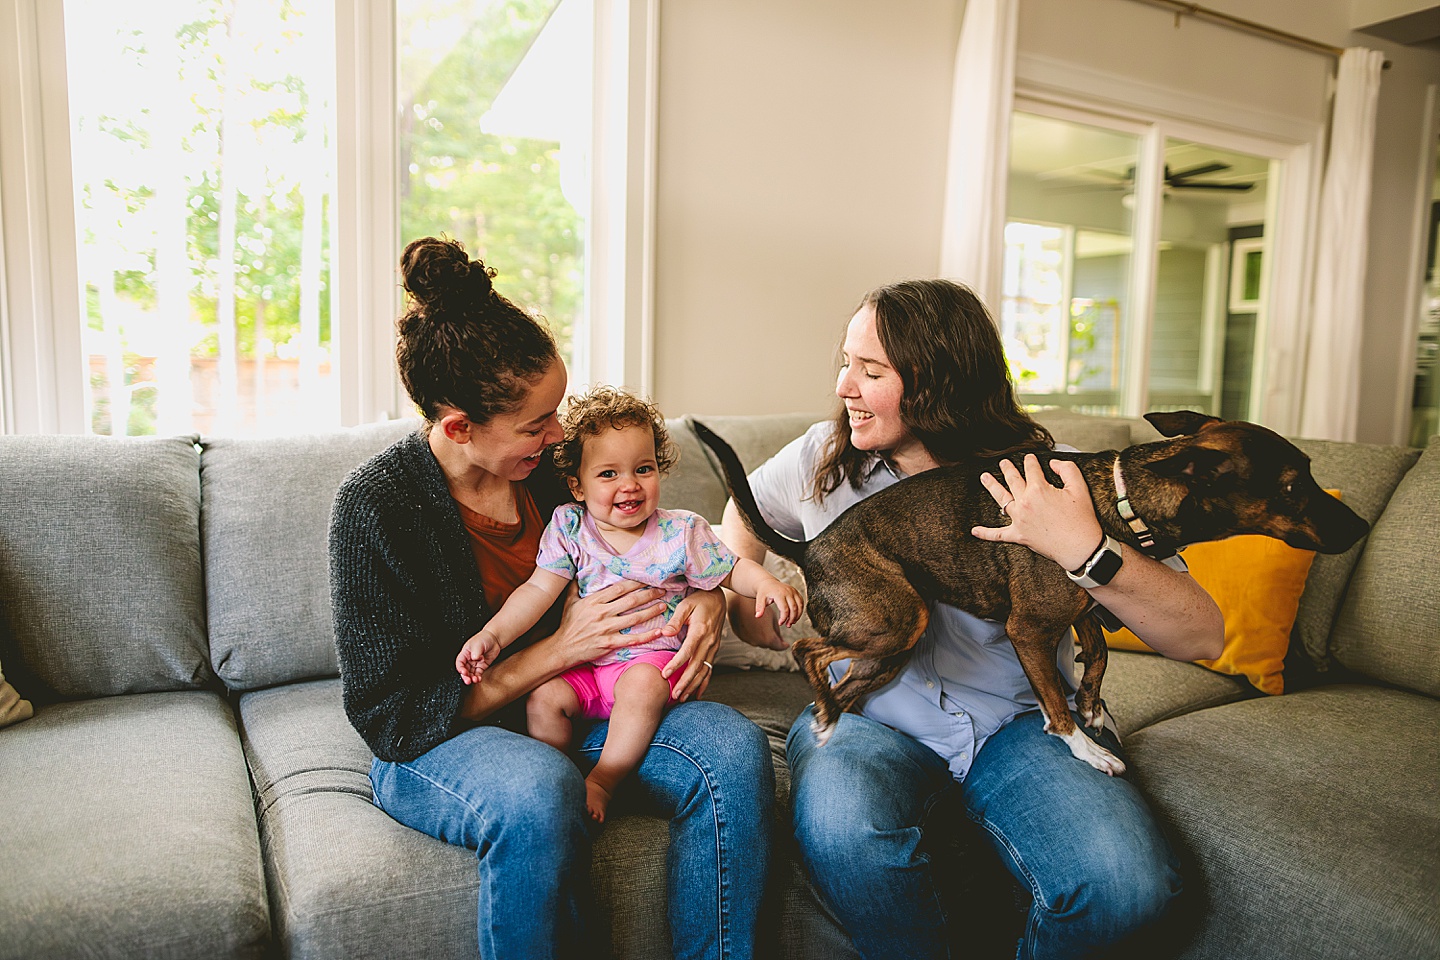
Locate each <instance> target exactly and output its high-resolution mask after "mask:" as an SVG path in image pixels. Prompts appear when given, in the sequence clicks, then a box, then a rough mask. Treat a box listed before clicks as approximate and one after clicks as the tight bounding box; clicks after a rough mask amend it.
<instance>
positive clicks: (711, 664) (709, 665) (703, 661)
mask: <svg viewBox="0 0 1440 960" xmlns="http://www.w3.org/2000/svg"><path fill="white" fill-rule="evenodd" d="M700 662H701V663H703V664H705V666H707V667H709V668H710V669H711V670H714V669H715V664H713V663H711V662H710V661H709V660H701V661H700Z"/></svg>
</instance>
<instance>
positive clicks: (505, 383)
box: [395, 237, 560, 424]
mask: <svg viewBox="0 0 1440 960" xmlns="http://www.w3.org/2000/svg"><path fill="white" fill-rule="evenodd" d="M400 272H401V277H402V279H403V281H404V285H405V292H406V294H408V296H407V298H406V303H405V311H404V312H403V313H402V314H401V315H400V317H399V319H398V320H397V321H396V331H397V333H398V339H397V341H396V344H395V361H396V364H397V365H398V367H399V369H400V379H401V381H402V382H403V383H404V384H405V390H406V392H407V393H409V395H410V399H411V400H413V401H414V402H415V406H417V407H419V408H420V412H421V413H422V414H423V415H424V417H425V419H426V420H428V421H430V422H432V423H433V422H435V420H437V419H438V418H439V415H440V408H441V407H442V406H450V407H455V408H456V409H458V410H459V411H460V412H461V413H463V414H465V416H466V417H468V418H469V419H470V420H471V421H472V422H474V423H477V424H483V423H486V422H488V421H489V420H491V419H492V418H493V417H495V416H497V415H499V414H503V413H509V412H510V411H512V410H514V409H515V408H516V407H517V406H519V405H520V403H522V402H523V401H524V398H525V394H526V392H527V391H528V389H529V386H530V385H531V384H532V383H534V382H535V381H536V380H537V379H539V378H540V377H541V376H542V375H543V374H544V373H545V372H546V371H547V370H549V369H550V366H551V364H553V363H554V362H555V361H556V360H558V359H559V356H560V354H559V351H558V350H557V349H556V346H555V338H554V337H553V336H551V334H550V331H549V330H547V329H546V328H545V326H544V325H543V324H542V323H540V322H538V321H537V320H536V318H534V317H532V316H530V314H528V313H526V312H525V311H524V310H522V309H520V308H519V307H518V306H516V305H515V304H514V303H511V302H510V301H509V300H507V299H505V298H504V297H503V296H501V295H500V294H499V293H497V292H496V291H495V287H494V286H493V284H492V283H491V278H493V277H494V276H495V271H494V269H492V268H490V267H487V266H486V265H485V264H484V263H482V262H481V261H479V260H471V259H470V257H469V255H467V254H466V253H465V247H464V245H463V244H461V243H460V242H459V241H458V240H452V239H449V238H448V237H423V238H421V239H419V240H415V241H412V242H411V243H410V244H409V245H408V246H406V247H405V252H404V254H403V255H402V256H401V258H400Z"/></svg>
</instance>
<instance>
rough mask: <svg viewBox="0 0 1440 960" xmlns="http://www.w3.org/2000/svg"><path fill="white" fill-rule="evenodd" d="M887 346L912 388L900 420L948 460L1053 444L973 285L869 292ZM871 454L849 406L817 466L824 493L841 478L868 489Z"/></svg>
mask: <svg viewBox="0 0 1440 960" xmlns="http://www.w3.org/2000/svg"><path fill="white" fill-rule="evenodd" d="M867 306H869V307H873V308H874V310H875V332H876V334H877V335H878V336H879V338H880V346H881V347H883V348H884V350H885V356H886V357H887V358H888V359H889V361H890V365H891V366H892V367H894V368H895V372H896V373H898V374H900V381H901V384H902V387H903V390H902V393H901V397H900V422H901V423H903V424H904V425H905V427H906V429H908V430H909V431H910V433H911V435H912V436H914V437H915V439H917V440H919V441H920V442H921V443H922V444H924V445H925V449H926V450H928V451H929V452H930V455H931V456H933V457H934V458H935V459H936V460H938V461H940V462H941V463H959V462H960V461H962V460H967V459H971V458H974V457H995V456H1001V455H1003V454H1006V453H1009V452H1011V451H1015V450H1021V449H1031V450H1039V449H1049V448H1051V447H1053V446H1054V445H1055V441H1054V440H1053V439H1052V437H1051V436H1050V432H1049V431H1048V430H1046V429H1045V428H1044V427H1043V426H1041V425H1040V424H1038V423H1036V422H1035V420H1034V419H1032V418H1031V416H1030V415H1029V414H1028V413H1026V412H1025V410H1024V409H1023V408H1022V407H1021V406H1020V402H1019V400H1018V398H1017V397H1016V395H1015V387H1014V384H1012V383H1011V382H1010V371H1009V367H1008V366H1007V364H1006V362H1005V348H1004V346H1003V345H1002V344H1001V342H1000V332H999V330H998V329H997V328H996V326H995V321H994V320H993V319H992V318H991V317H990V312H989V311H988V310H986V309H985V304H983V303H982V302H981V301H980V298H979V297H977V296H975V294H974V292H973V291H971V290H970V288H969V287H967V286H965V285H964V284H960V283H955V282H953V281H950V280H905V281H902V282H900V283H892V284H890V285H888V286H884V287H880V288H878V289H876V290H872V291H871V292H870V293H867V294H866V295H865V297H864V299H862V300H861V301H860V305H859V307H857V310H858V309H863V308H864V307H867ZM871 455H872V453H871V451H865V450H858V449H856V447H855V445H854V444H852V443H851V442H850V426H849V415H848V413H847V412H846V410H845V408H844V406H843V405H842V406H841V408H840V410H839V411H838V412H837V413H836V415H835V420H834V430H833V432H832V433H831V435H830V440H829V443H828V444H827V446H826V448H825V450H824V452H823V453H822V455H821V459H820V463H819V464H818V465H817V469H816V476H815V486H814V492H815V494H816V496H817V498H818V499H824V497H825V496H826V495H827V494H829V493H832V492H834V491H835V490H836V489H837V488H839V486H840V484H841V483H844V482H847V481H848V482H849V483H850V485H851V486H852V487H855V488H857V489H858V488H859V486H860V482H861V480H862V479H863V469H862V468H863V465H864V464H865V463H866V462H867V461H868V460H869V458H870V456H871Z"/></svg>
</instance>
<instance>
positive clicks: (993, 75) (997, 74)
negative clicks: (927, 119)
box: [940, 0, 1020, 311]
mask: <svg viewBox="0 0 1440 960" xmlns="http://www.w3.org/2000/svg"><path fill="white" fill-rule="evenodd" d="M1019 9H1020V3H1019V0H968V2H967V3H966V4H965V19H964V21H963V23H962V26H961V30H960V43H959V46H958V48H957V49H956V52H955V81H954V92H953V94H952V97H951V101H950V151H949V155H948V156H949V160H948V164H949V166H948V170H947V171H946V179H945V217H944V224H943V228H942V229H943V230H944V233H943V235H942V237H941V242H940V275H941V276H944V277H949V278H951V279H953V280H959V281H961V282H962V283H966V284H968V285H969V286H970V287H971V288H972V289H973V290H974V291H975V292H976V293H977V294H979V296H980V298H981V299H982V300H984V301H985V303H986V305H987V306H989V307H990V308H991V310H992V311H994V310H998V309H999V304H1000V293H1001V290H1000V283H1001V275H1000V268H1001V264H1002V263H1003V261H1004V256H1005V239H1004V236H1005V181H1006V173H1007V170H1006V167H1007V164H1008V162H1009V152H1010V109H1011V106H1012V104H1013V102H1014V99H1015V32H1016V20H1017V16H1018V13H1019Z"/></svg>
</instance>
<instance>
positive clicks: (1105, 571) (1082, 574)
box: [1065, 535, 1125, 590]
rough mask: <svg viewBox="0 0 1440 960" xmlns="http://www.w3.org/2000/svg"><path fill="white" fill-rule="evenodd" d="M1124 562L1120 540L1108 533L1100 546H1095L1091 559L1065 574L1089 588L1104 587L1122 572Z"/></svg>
mask: <svg viewBox="0 0 1440 960" xmlns="http://www.w3.org/2000/svg"><path fill="white" fill-rule="evenodd" d="M1124 563H1125V558H1124V556H1122V555H1121V552H1120V541H1118V540H1116V539H1115V538H1114V537H1111V536H1109V535H1107V536H1106V537H1105V539H1103V540H1101V541H1100V546H1098V547H1096V548H1095V552H1094V553H1092V554H1090V559H1088V560H1086V561H1085V563H1084V564H1082V565H1081V566H1080V568H1079V569H1077V570H1066V571H1065V576H1067V577H1069V578H1070V579H1071V580H1073V581H1074V582H1075V583H1077V584H1079V585H1080V586H1082V587H1084V588H1085V589H1087V590H1088V589H1090V588H1091V587H1103V586H1105V584H1107V583H1109V582H1110V581H1111V580H1113V579H1115V574H1117V573H1119V572H1120V567H1121V566H1122V565H1123V564H1124Z"/></svg>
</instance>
